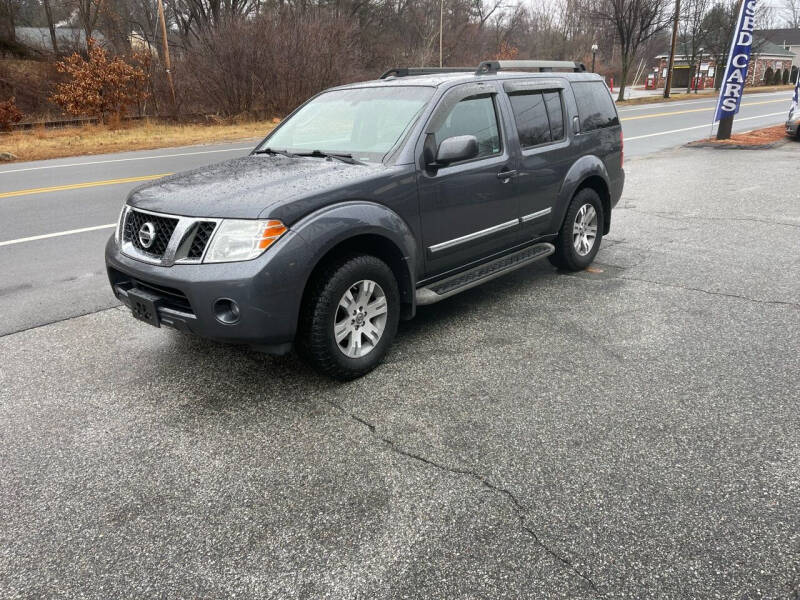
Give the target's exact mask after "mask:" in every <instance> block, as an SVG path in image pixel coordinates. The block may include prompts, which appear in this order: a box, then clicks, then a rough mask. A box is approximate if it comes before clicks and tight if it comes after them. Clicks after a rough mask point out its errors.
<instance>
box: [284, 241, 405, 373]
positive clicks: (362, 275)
mask: <svg viewBox="0 0 800 600" xmlns="http://www.w3.org/2000/svg"><path fill="white" fill-rule="evenodd" d="M399 317H400V293H399V291H398V286H397V281H396V280H395V277H394V274H393V273H392V270H391V269H390V268H389V266H388V265H387V264H386V263H384V262H383V261H382V260H380V259H378V258H376V257H374V256H367V255H355V256H347V257H344V258H342V259H340V260H337V261H334V262H332V263H331V264H330V265H328V267H327V268H325V269H324V270H323V271H322V272H321V273H320V274H319V276H317V277H316V278H315V280H314V281H313V282H312V287H311V288H310V291H309V294H308V296H307V298H306V301H305V303H304V306H303V313H302V315H301V323H300V332H299V337H298V348H299V350H300V351H301V354H302V355H303V356H304V357H305V358H306V359H307V360H308V361H309V362H310V363H311V364H312V365H313V366H314V367H315V368H316V369H317V370H319V371H321V372H322V373H324V374H326V375H329V376H330V377H334V378H336V379H341V380H348V379H355V378H356V377H360V376H362V375H365V374H366V373H368V372H370V371H371V370H372V369H374V368H375V367H376V366H377V365H378V364H379V363H380V362H381V360H382V359H383V357H384V356H385V354H386V351H387V350H388V348H389V346H390V345H391V343H392V340H393V339H394V336H395V334H396V333H397V324H398V321H399Z"/></svg>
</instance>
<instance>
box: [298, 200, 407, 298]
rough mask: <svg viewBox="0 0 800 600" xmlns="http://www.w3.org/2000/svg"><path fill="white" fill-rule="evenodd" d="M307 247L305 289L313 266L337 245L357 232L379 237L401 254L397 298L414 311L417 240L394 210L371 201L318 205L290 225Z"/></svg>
mask: <svg viewBox="0 0 800 600" xmlns="http://www.w3.org/2000/svg"><path fill="white" fill-rule="evenodd" d="M291 230H292V231H293V232H295V233H296V234H297V235H299V236H300V237H301V238H302V239H303V240H304V241H305V242H306V245H307V248H308V250H309V260H308V263H307V264H306V265H305V279H304V281H303V287H304V288H305V285H306V283H307V282H308V278H309V277H310V276H311V273H312V272H313V270H314V268H315V267H316V266H317V264H319V261H320V260H322V259H323V258H324V257H325V255H327V254H328V253H329V252H330V251H331V250H332V249H333V248H335V247H336V246H338V245H339V244H341V243H343V242H346V241H347V240H348V239H351V238H354V237H357V236H360V235H373V236H380V237H381V238H383V239H385V240H387V241H388V242H390V243H392V244H393V245H394V246H395V248H396V249H397V251H398V253H399V254H400V255H401V258H402V260H401V262H402V269H403V273H402V276H401V277H400V281H398V284H399V286H400V294H401V299H402V301H403V303H404V304H409V305H410V307H411V312H412V314H413V310H414V303H415V300H414V286H415V284H416V281H417V258H418V256H417V255H418V250H417V242H416V238H415V237H414V235H413V234H412V232H411V229H410V228H409V226H408V224H407V223H406V222H405V220H403V218H402V217H401V216H400V215H398V214H397V213H396V212H394V211H393V210H391V209H390V208H388V207H387V206H384V205H383V204H377V203H375V202H369V201H364V200H353V201H349V202H341V203H338V204H334V205H331V206H327V207H325V208H321V209H319V210H317V211H315V212H313V213H311V214H309V215H307V216H305V217H303V218H302V219H301V220H300V221H298V222H297V223H295V224H293V225H292V226H291Z"/></svg>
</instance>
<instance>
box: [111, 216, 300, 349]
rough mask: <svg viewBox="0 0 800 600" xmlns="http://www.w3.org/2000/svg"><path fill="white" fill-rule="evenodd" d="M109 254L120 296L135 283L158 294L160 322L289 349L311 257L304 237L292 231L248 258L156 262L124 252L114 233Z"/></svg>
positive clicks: (125, 296)
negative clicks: (221, 313) (232, 307)
mask: <svg viewBox="0 0 800 600" xmlns="http://www.w3.org/2000/svg"><path fill="white" fill-rule="evenodd" d="M105 257H106V268H107V271H108V278H109V282H110V283H111V288H112V290H113V291H114V294H115V295H116V297H117V298H118V299H119V300H120V301H121V302H122V303H123V304H125V305H126V306H130V300H129V298H128V291H129V290H130V289H132V288H136V289H137V290H142V291H144V292H146V293H148V294H149V295H151V296H155V297H157V298H158V300H157V301H156V306H157V311H158V316H159V320H160V322H161V325H164V326H167V327H171V328H174V329H178V330H180V331H186V332H188V333H192V334H195V335H198V336H201V337H205V338H209V339H214V340H218V341H222V342H228V343H241V344H250V345H253V346H257V347H260V348H262V349H264V350H267V351H273V352H283V351H286V350H288V347H289V346H290V344H291V343H292V341H293V340H294V337H295V333H296V329H297V318H298V313H299V308H300V302H301V301H302V296H303V290H304V288H305V283H306V278H307V272H306V265H307V264H309V262H310V257H309V256H308V250H307V247H306V244H305V242H304V241H303V240H302V238H300V237H299V236H297V235H295V234H293V233H292V232H288V233H287V234H286V235H285V236H284V237H283V238H282V239H281V240H279V241H278V242H277V243H276V244H275V245H274V247H272V248H270V249H269V250H268V251H267V252H265V253H264V254H263V255H262V256H260V257H259V258H257V259H255V260H251V261H244V262H235V263H220V264H191V265H188V264H187V265H184V264H176V265H173V266H170V267H163V266H159V265H151V264H147V263H143V262H140V261H137V260H134V259H132V258H129V257H128V256H125V255H124V254H122V253H121V252H120V251H119V248H118V246H117V244H116V241H115V240H114V238H113V236H112V238H111V239H109V241H108V243H107V244H106V253H105ZM288 257H291V259H289V258H288ZM306 257H308V258H309V260H303V259H304V258H306ZM220 299H227V300H232V301H234V302H235V303H236V304H237V306H238V307H239V311H240V315H239V318H238V320H237V321H236V322H234V323H224V322H222V321H221V320H219V319H218V318H217V314H216V312H215V309H214V304H215V302H217V300H220Z"/></svg>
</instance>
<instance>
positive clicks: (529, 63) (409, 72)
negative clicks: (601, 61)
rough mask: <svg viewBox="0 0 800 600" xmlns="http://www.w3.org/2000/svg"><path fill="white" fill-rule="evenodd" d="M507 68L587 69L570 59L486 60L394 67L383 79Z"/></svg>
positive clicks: (487, 72)
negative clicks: (460, 64) (465, 64)
mask: <svg viewBox="0 0 800 600" xmlns="http://www.w3.org/2000/svg"><path fill="white" fill-rule="evenodd" d="M507 69H538V70H539V71H543V72H546V71H553V70H555V69H566V70H569V71H574V72H576V73H581V72H583V71H585V70H586V67H585V66H584V65H583V63H579V62H572V61H569V60H485V61H483V62H482V63H481V64H480V65H478V68H477V70H476V69H475V67H394V68H393V69H389V70H388V71H386V72H385V73H383V75H381V76H380V78H381V79H386V78H387V77H412V76H414V75H435V74H437V73H475V74H476V75H489V74H491V73H497V72H498V71H505V70H507Z"/></svg>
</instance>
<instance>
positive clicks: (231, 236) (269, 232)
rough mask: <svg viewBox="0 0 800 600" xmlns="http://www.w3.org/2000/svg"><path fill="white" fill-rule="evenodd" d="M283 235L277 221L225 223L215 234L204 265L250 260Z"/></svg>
mask: <svg viewBox="0 0 800 600" xmlns="http://www.w3.org/2000/svg"><path fill="white" fill-rule="evenodd" d="M284 233H286V227H284V226H283V223H281V222H280V221H275V220H270V221H254V220H243V219H241V220H240V219H225V220H224V221H222V222H221V223H220V224H219V225H217V230H216V231H215V232H214V237H212V238H211V242H210V243H211V246H210V247H209V249H208V251H207V252H206V258H205V261H204V262H207V263H219V262H234V261H238V260H251V259H253V258H255V257H256V256H259V255H260V254H261V253H262V252H264V250H266V249H267V248H269V247H270V245H272V244H273V243H274V242H275V241H276V240H277V239H278V238H279V237H281V236H282V235H283V234H284Z"/></svg>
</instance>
